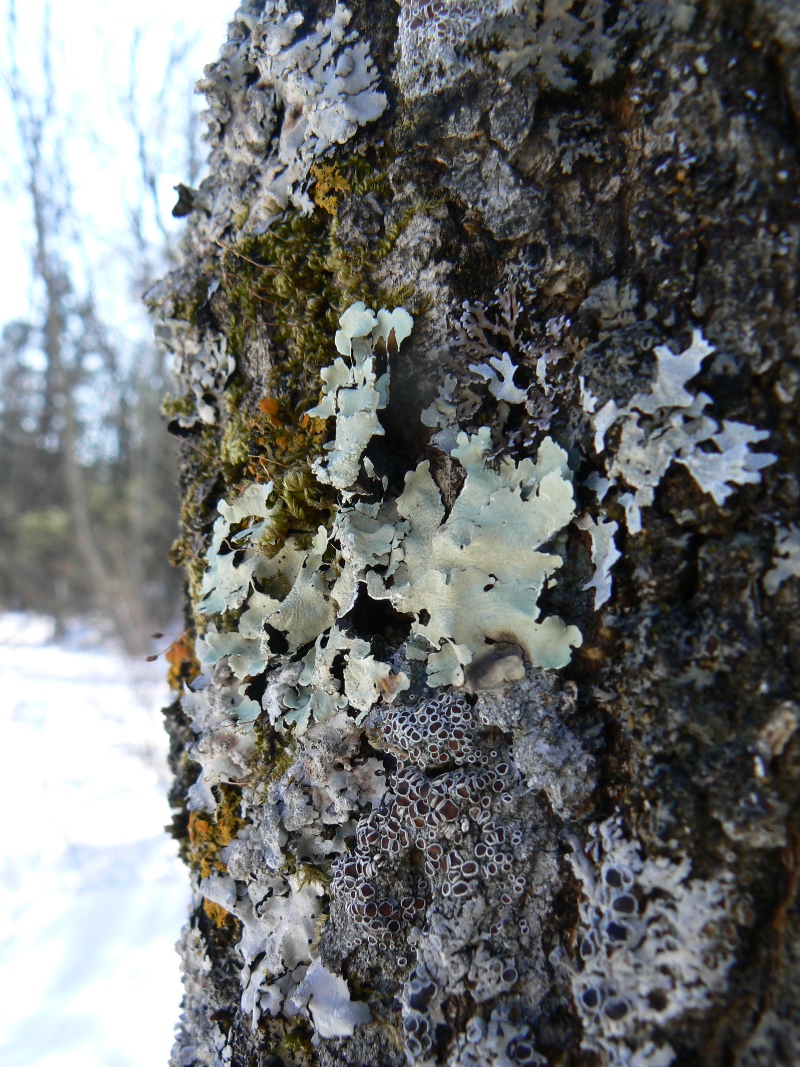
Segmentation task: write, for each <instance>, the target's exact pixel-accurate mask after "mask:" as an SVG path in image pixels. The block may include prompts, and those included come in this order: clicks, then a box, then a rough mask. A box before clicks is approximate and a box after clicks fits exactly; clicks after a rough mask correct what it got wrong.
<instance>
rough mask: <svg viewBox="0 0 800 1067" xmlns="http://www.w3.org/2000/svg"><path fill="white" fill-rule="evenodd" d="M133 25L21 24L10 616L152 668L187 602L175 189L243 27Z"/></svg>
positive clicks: (0, 73)
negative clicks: (159, 322) (229, 32)
mask: <svg viewBox="0 0 800 1067" xmlns="http://www.w3.org/2000/svg"><path fill="white" fill-rule="evenodd" d="M148 7H149V8H150V10H148ZM95 9H96V10H95ZM123 11H124V9H120V7H119V5H117V4H110V3H109V4H105V3H103V2H102V0H95V2H94V3H92V4H86V5H80V6H78V7H76V6H74V5H61V4H56V5H55V6H52V7H51V6H50V5H47V4H44V3H43V4H36V3H34V4H31V5H26V6H24V7H21V8H20V7H15V5H14V4H13V3H9V4H7V6H6V8H5V11H4V18H5V24H4V25H3V26H2V30H1V31H0V32H2V38H3V40H2V54H0V79H1V80H0V123H1V124H2V129H3V131H4V132H3V137H2V138H1V139H0V143H2V145H3V148H2V153H1V155H0V161H1V164H2V171H1V172H0V183H2V184H1V185H0V189H1V191H2V201H3V203H2V208H1V209H0V221H2V225H3V231H4V235H5V238H6V254H5V257H4V269H3V272H2V274H3V283H2V286H0V487H2V492H0V612H2V611H24V612H36V613H42V614H45V615H50V616H52V617H54V618H55V619H56V623H57V631H56V632H57V633H58V632H60V631H62V630H63V629H64V627H65V626H66V624H67V622H68V621H69V620H70V619H74V618H75V617H76V616H84V617H85V616H91V617H92V618H94V619H100V618H102V619H104V620H106V621H107V622H109V623H110V624H111V625H112V626H113V629H114V631H115V632H116V635H117V637H118V638H120V639H121V640H122V642H123V644H124V646H125V648H126V650H127V651H128V652H129V653H134V654H140V653H141V652H142V651H144V650H145V648H146V647H147V638H148V635H149V634H150V633H152V631H154V630H159V629H163V628H165V627H166V626H168V625H169V624H170V622H171V621H172V620H174V619H175V618H177V616H178V611H179V609H178V603H179V585H180V575H179V572H178V571H176V570H174V569H172V568H171V567H170V565H169V563H168V553H169V548H170V544H171V541H172V539H173V537H174V534H175V529H176V521H177V518H176V517H177V493H176V488H175V480H176V473H175V462H174V453H173V448H172V443H171V441H170V439H169V438H168V436H167V434H166V430H165V423H164V420H163V418H162V416H161V411H160V409H161V402H162V399H163V397H164V394H165V393H166V392H168V391H169V389H170V367H169V362H168V357H167V356H166V355H165V353H164V352H162V351H160V350H159V349H158V348H157V347H156V345H155V344H154V342H153V337H152V326H151V323H150V322H149V321H148V317H147V313H146V311H145V308H144V306H143V304H142V302H141V297H142V294H143V293H144V292H145V291H146V290H147V289H148V288H149V287H150V285H152V284H153V282H154V281H156V280H157V279H158V278H160V277H161V276H163V275H164V274H165V273H166V271H168V270H169V269H170V266H171V265H172V263H173V262H174V260H175V256H176V254H177V240H178V235H179V233H180V229H181V223H180V219H174V218H173V217H172V215H171V209H172V207H173V205H174V204H175V203H176V201H177V199H178V197H177V194H176V193H175V191H174V188H173V187H174V186H175V185H176V184H177V183H178V182H184V183H186V184H187V185H190V186H191V185H195V184H196V183H197V181H198V177H199V174H200V170H201V161H202V159H203V156H204V153H203V149H202V144H201V134H202V123H201V121H200V119H199V111H200V100H198V98H196V97H195V96H194V94H193V84H194V81H195V80H196V79H197V77H198V76H199V74H200V72H201V70H202V66H203V63H204V62H207V61H208V60H210V59H211V58H213V57H214V55H216V52H217V49H218V47H219V43H220V41H221V39H222V34H223V30H224V25H225V21H226V16H228V15H229V14H230V10H229V8H228V5H227V4H225V3H224V2H220V0H214V2H212V0H207V2H205V3H198V4H193V5H192V10H191V12H189V11H188V10H186V11H184V12H183V15H184V18H188V16H190V15H191V16H192V18H193V22H192V24H191V25H190V26H189V27H188V28H187V25H186V22H182V21H180V19H179V15H180V14H181V12H180V11H179V10H178V9H177V7H176V9H175V10H173V11H172V12H171V13H170V14H169V15H168V16H167V15H166V14H164V13H163V12H162V10H161V9H160V5H156V4H148V3H142V4H139V5H137V6H136V10H135V12H131V11H124V13H123ZM87 16H88V18H87ZM126 22H127V25H126Z"/></svg>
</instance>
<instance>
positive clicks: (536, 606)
mask: <svg viewBox="0 0 800 1067" xmlns="http://www.w3.org/2000/svg"><path fill="white" fill-rule="evenodd" d="M201 88H202V89H203V91H205V92H206V94H207V96H208V99H209V104H210V112H209V123H210V134H209V138H210V142H211V145H212V154H211V168H210V176H209V177H208V178H207V179H206V180H205V181H204V182H203V184H202V185H201V187H200V188H199V189H197V190H193V189H187V188H185V187H181V189H180V192H181V198H180V201H179V204H178V206H177V208H176V212H177V213H180V214H188V215H189V216H190V218H189V224H188V229H187V234H186V237H185V239H184V242H183V260H182V265H181V267H180V268H179V269H178V270H177V271H175V272H174V273H173V274H171V275H170V276H169V277H168V278H167V279H166V280H165V281H164V282H163V283H161V284H160V285H159V286H158V287H157V288H156V289H155V290H153V291H152V292H151V293H150V294H149V299H150V301H151V303H152V305H153V306H154V307H155V308H156V309H157V314H158V318H159V325H158V333H159V336H160V337H161V339H162V340H163V341H164V343H165V344H167V345H168V346H169V347H170V348H171V349H172V350H173V351H174V352H175V353H176V359H177V364H178V368H179V371H180V373H181V375H182V380H183V382H184V385H185V388H186V393H185V394H184V395H182V396H179V397H174V398H170V399H169V400H168V401H167V405H166V410H167V412H168V414H169V417H170V419H171V427H172V430H173V432H174V433H176V434H178V435H179V436H182V437H183V439H184V441H185V447H184V450H183V460H182V470H181V477H182V490H183V501H184V503H183V511H182V532H181V536H180V538H179V540H178V542H177V543H176V546H175V550H174V556H175V561H176V563H178V564H182V565H185V566H186V569H187V590H188V604H187V624H188V626H189V630H188V631H187V636H184V637H183V638H181V639H180V641H179V642H177V643H176V645H175V646H173V648H172V650H171V652H170V660H171V663H172V670H171V678H172V681H173V683H174V685H175V686H176V687H184V689H185V692H184V694H183V696H182V699H178V700H176V703H175V704H174V705H173V706H172V707H171V708H170V709H168V712H167V716H166V721H167V727H168V729H169V731H170V735H171V738H172V742H173V744H172V756H173V768H174V770H175V785H174V789H173V792H172V801H173V804H174V806H175V821H174V832H175V834H176V836H177V837H178V839H179V841H180V842H181V847H182V849H183V851H184V855H185V857H186V859H187V861H188V863H189V865H190V867H191V870H192V878H193V885H194V888H195V893H196V896H195V901H196V906H195V908H194V909H193V912H192V915H191V919H190V922H189V925H188V926H187V928H186V930H185V933H184V936H183V938H182V941H181V954H182V957H183V966H184V970H185V986H186V996H185V1002H184V1009H183V1015H182V1018H181V1024H180V1028H179V1036H178V1039H177V1042H176V1046H175V1049H174V1053H173V1059H172V1062H173V1064H174V1065H175V1067H188V1065H195V1064H197V1065H199V1064H203V1065H211V1064H214V1065H217V1064H226V1063H229V1064H235V1065H245V1064H247V1065H251V1064H252V1065H267V1064H270V1065H276V1064H280V1063H284V1064H306V1063H310V1062H319V1063H321V1064H325V1065H332V1064H374V1065H381V1067H389V1065H399V1064H401V1063H404V1062H408V1063H410V1064H412V1065H418V1064H428V1063H442V1064H449V1065H452V1067H456V1065H458V1067H467V1065H479V1064H480V1065H483V1064H487V1065H488V1064H495V1065H500V1064H544V1063H548V1064H556V1063H563V1064H567V1063H569V1064H587V1065H588V1064H617V1063H620V1064H622V1063H625V1064H635V1065H639V1067H642V1065H648V1067H656V1065H662V1064H664V1065H666V1064H669V1063H673V1062H677V1063H680V1064H682V1065H700V1064H703V1065H716V1064H720V1065H721V1064H737V1065H741V1067H744V1065H748V1067H750V1065H756V1064H764V1065H766V1064H776V1063H781V1064H796V1063H800V1009H798V1004H797V989H798V987H799V985H800V906H799V905H798V899H797V880H798V861H799V860H800V853H799V852H798V840H799V838H798V785H797V783H798V776H799V775H800V733H799V732H798V731H797V726H798V721H799V720H798V716H800V709H798V706H797V705H796V704H795V703H794V702H793V701H794V700H795V698H796V694H795V682H794V678H793V676H794V673H795V671H796V669H797V666H798V657H799V656H800V644H799V643H798V642H799V639H800V631H799V630H798V621H797V596H798V582H797V577H798V575H799V574H800V532H799V531H798V526H797V525H796V521H797V504H798V480H797V473H796V472H797V455H798V452H797V448H798V438H797V426H796V419H795V403H796V396H797V390H798V387H800V321H798V315H797V307H796V299H797V266H798V252H799V250H800V215H799V213H798V205H797V190H798V175H800V167H798V154H797V148H798V140H797V136H798V125H797V124H798V122H800V9H798V7H797V5H796V3H795V2H794V0H752V2H748V3H739V2H728V3H725V2H720V0H716V2H715V0H707V2H698V3H692V2H682V0H642V2H639V0H622V2H611V0H561V2H550V0H546V2H544V3H539V2H538V0H463V2H459V3H456V2H455V0H453V2H438V0H436V2H434V0H429V2H423V0H402V2H401V3H400V6H399V7H398V5H397V3H395V2H394V0H369V3H367V2H366V0H351V3H350V7H349V8H345V7H344V5H343V4H338V5H336V6H335V7H334V5H333V4H332V3H330V2H323V0H319V2H316V0H294V2H293V3H288V4H287V3H285V2H283V0H278V2H274V3H267V4H266V5H264V4H263V3H255V2H248V3H246V4H245V6H244V7H243V8H242V9H241V10H240V12H239V13H238V14H237V16H236V21H234V22H233V23H232V24H231V27H230V38H229V42H228V44H227V45H226V46H225V48H224V49H223V52H222V58H221V59H220V61H219V62H218V63H216V64H214V65H212V66H211V67H209V68H207V69H206V76H205V78H204V80H203V82H201ZM379 309H385V310H384V311H383V313H382V314H381V313H379ZM401 309H404V310H401ZM373 312H374V313H373ZM412 320H413V321H412ZM309 412H310V414H309ZM194 637H197V638H198V641H197V646H196V652H197V656H198V657H199V660H200V661H201V662H198V659H195V645H194V643H193V639H194Z"/></svg>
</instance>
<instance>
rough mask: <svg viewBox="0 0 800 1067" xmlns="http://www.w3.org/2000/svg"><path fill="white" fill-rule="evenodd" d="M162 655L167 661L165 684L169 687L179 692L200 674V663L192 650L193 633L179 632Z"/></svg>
mask: <svg viewBox="0 0 800 1067" xmlns="http://www.w3.org/2000/svg"><path fill="white" fill-rule="evenodd" d="M164 655H165V656H166V660H167V663H169V670H168V671H167V685H168V686H169V687H170V689H174V690H176V692H181V691H182V690H183V688H184V686H185V685H188V684H189V683H190V682H193V681H194V679H195V678H197V676H198V675H199V674H200V663H199V661H198V659H197V656H196V654H195V650H194V634H193V633H183V634H181V636H180V637H178V638H176V639H175V640H174V641H173V642H172V644H171V645H170V646H169V648H168V649H167V651H166V652H165V653H164Z"/></svg>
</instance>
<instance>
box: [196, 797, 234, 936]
mask: <svg viewBox="0 0 800 1067" xmlns="http://www.w3.org/2000/svg"><path fill="white" fill-rule="evenodd" d="M219 791H220V793H221V796H222V799H221V800H220V802H219V804H218V805H217V810H216V811H215V812H214V814H213V815H209V814H208V812H205V811H192V812H190V813H189V855H188V861H189V866H190V867H194V868H195V870H197V871H199V872H200V877H201V878H208V876H209V875H210V874H211V873H212V872H213V871H218V872H219V873H220V874H224V873H225V871H226V867H225V864H224V863H223V862H222V860H221V859H220V858H219V852H220V849H223V848H225V846H226V845H229V844H230V843H231V841H233V839H234V838H235V837H236V835H237V834H238V833H239V831H240V830H241V829H242V827H243V826H244V820H243V819H242V817H241V815H240V813H239V804H240V800H241V798H240V796H239V793H238V792H237V791H236V789H234V788H233V787H232V786H229V785H224V784H223V785H220V786H219ZM214 906H215V907H216V905H214ZM226 914H227V912H226ZM209 917H211V916H209Z"/></svg>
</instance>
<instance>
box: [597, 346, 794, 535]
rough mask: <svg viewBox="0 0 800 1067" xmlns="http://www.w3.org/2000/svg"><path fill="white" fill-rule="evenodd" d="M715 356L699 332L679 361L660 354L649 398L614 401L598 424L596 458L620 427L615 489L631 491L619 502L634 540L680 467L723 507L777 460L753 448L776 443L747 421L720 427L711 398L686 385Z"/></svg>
mask: <svg viewBox="0 0 800 1067" xmlns="http://www.w3.org/2000/svg"><path fill="white" fill-rule="evenodd" d="M713 351H714V348H713V346H712V345H710V344H709V343H708V342H707V341H706V340H705V338H704V337H703V335H702V333H701V331H700V330H694V331H693V332H692V343H691V344H690V345H689V347H688V348H686V349H684V350H683V351H682V352H680V353H678V354H677V355H676V354H675V353H673V352H672V350H671V349H670V348H669V347H668V346H667V345H658V346H657V347H656V348H655V349H654V354H655V357H656V377H655V380H654V381H653V382H652V384H651V386H650V389H649V390H648V391H647V392H639V393H636V394H634V396H632V397H631V399H630V400H629V401H628V402H627V403H626V404H625V405H624V406H622V407H619V406H618V405H617V403H616V401H614V400H609V401H608V402H607V403H606V404H605V405H604V406H603V407H602V408H600V410H599V411H598V412H597V413H596V414H595V415H594V417H593V424H594V430H595V437H594V447H595V451H596V452H598V453H602V452H603V451H604V450H606V435H607V434H608V432H609V430H610V429H611V428H612V427H613V426H615V425H617V424H618V425H619V427H620V429H619V440H618V442H617V444H616V445H615V446H614V447H613V449H612V450H611V452H610V461H609V462H608V466H607V473H608V476H609V478H610V480H611V482H612V483H613V484H622V485H624V486H627V487H628V489H629V491H626V492H624V493H622V494H620V496H619V501H620V503H621V504H622V505H623V506H624V507H625V517H626V523H627V527H628V530H629V532H630V533H639V532H640V531H641V529H642V515H641V511H642V508H644V507H649V506H650V505H651V504H652V503H653V501H654V499H655V491H656V488H657V487H658V486H659V484H660V483H661V480H662V478H663V477H664V475H665V474H666V473H667V471H668V470H669V468H670V466H671V465H672V464H673V463H680V464H682V465H683V466H684V467H686V469H687V470H688V471H689V473H690V474H691V475H692V477H693V478H694V480H695V482H696V483H697V484H698V485H699V486H700V488H701V489H702V490H703V491H704V492H706V493H708V494H709V495H710V496H712V497H713V499H714V500H715V501H716V503H717V504H720V505H722V504H724V503H725V501H726V500H727V499H728V497H729V496H730V495H731V493H732V492H733V491H734V487H735V486H738V485H747V484H753V483H756V482H759V481H760V480H761V473H760V472H761V471H762V470H763V469H764V468H765V467H768V466H769V465H770V464H771V463H774V462H775V461H776V460H777V458H778V457H777V456H776V455H774V454H773V453H771V452H753V451H752V450H751V445H753V444H757V443H758V442H759V441H764V440H766V438H768V437H769V432H768V431H767V430H758V429H756V428H755V427H754V426H750V425H749V424H747V423H744V422H733V421H728V420H725V421H723V423H722V428H720V425H719V423H718V422H717V421H716V420H715V419H712V418H711V417H710V416H709V415H707V414H705V410H706V408H707V407H708V405H709V404H710V403H711V397H710V396H709V395H708V394H707V393H697V394H695V393H693V392H692V391H691V390H690V389H687V388H686V385H687V383H688V382H689V381H690V380H691V379H692V378H694V377H695V376H696V375H697V374H699V372H700V368H701V366H702V363H703V361H704V360H705V359H706V357H707V356H709V355H710V354H711V353H712V352H713Z"/></svg>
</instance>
